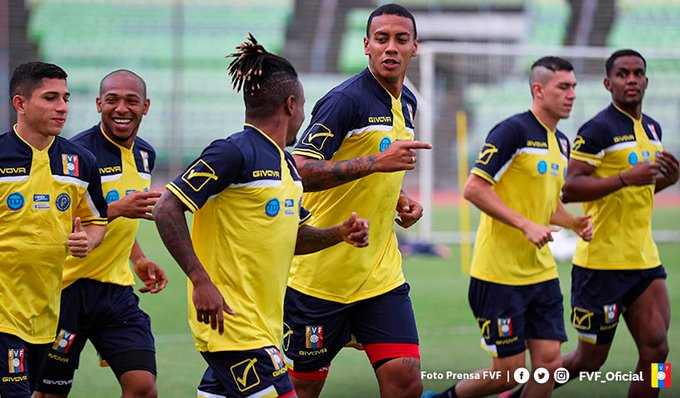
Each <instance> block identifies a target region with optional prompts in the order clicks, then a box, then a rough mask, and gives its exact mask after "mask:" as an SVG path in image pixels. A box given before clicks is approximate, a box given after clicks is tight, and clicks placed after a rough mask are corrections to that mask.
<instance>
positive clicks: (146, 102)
mask: <svg viewBox="0 0 680 398" xmlns="http://www.w3.org/2000/svg"><path fill="white" fill-rule="evenodd" d="M150 106H151V100H150V99H148V98H146V99H145V100H144V110H143V111H142V115H146V114H147V113H148V112H149V107H150Z"/></svg>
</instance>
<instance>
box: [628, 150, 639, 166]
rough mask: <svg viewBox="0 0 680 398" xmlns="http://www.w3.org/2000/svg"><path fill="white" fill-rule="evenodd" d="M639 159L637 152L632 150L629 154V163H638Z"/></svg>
mask: <svg viewBox="0 0 680 398" xmlns="http://www.w3.org/2000/svg"><path fill="white" fill-rule="evenodd" d="M639 161H640V160H639V159H638V155H637V153H635V152H631V153H630V155H628V163H630V164H632V165H636V164H637V162H639Z"/></svg>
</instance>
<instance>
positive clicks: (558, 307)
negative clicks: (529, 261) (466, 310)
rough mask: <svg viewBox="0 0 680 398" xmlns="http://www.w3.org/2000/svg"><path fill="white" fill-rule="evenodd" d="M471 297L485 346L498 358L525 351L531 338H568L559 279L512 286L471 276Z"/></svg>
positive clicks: (561, 339) (471, 304)
mask: <svg viewBox="0 0 680 398" xmlns="http://www.w3.org/2000/svg"><path fill="white" fill-rule="evenodd" d="M468 299H469V301H470V307H471V308H472V313H473V314H474V316H475V317H476V318H477V322H478V323H479V328H480V329H481V331H482V341H481V344H482V348H484V349H485V350H486V351H488V352H489V353H490V354H491V355H493V356H494V357H498V358H503V357H510V356H513V355H516V354H519V353H521V352H524V350H526V341H527V340H531V339H542V340H558V341H567V333H566V331H565V330H564V307H563V305H562V300H563V297H562V292H561V291H560V283H559V281H558V280H557V279H552V280H549V281H545V282H541V283H535V284H532V285H524V286H511V285H501V284H498V283H493V282H486V281H482V280H479V279H476V278H471V279H470V288H469V290H468Z"/></svg>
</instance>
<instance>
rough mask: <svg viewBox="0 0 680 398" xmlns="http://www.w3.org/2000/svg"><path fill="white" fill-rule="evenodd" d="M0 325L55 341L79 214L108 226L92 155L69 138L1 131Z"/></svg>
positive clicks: (35, 339)
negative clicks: (38, 139)
mask: <svg viewBox="0 0 680 398" xmlns="http://www.w3.org/2000/svg"><path fill="white" fill-rule="evenodd" d="M0 195H1V197H2V198H3V201H2V204H1V205H0V332H1V333H7V334H11V335H14V336H17V337H19V338H20V339H22V340H24V341H26V342H29V343H33V344H44V343H50V342H53V341H54V333H55V331H56V329H57V320H58V316H59V302H60V297H61V277H62V272H63V269H64V261H65V259H66V254H67V253H68V252H69V248H68V245H67V241H68V236H69V234H70V233H71V231H72V230H73V227H72V223H73V219H74V218H75V217H80V218H81V221H82V223H83V225H89V224H97V225H106V203H105V202H104V197H103V196H102V189H101V182H100V180H99V172H98V171H97V166H96V163H95V159H94V156H92V154H91V153H90V152H88V151H87V150H86V149H85V148H83V147H81V146H78V145H75V144H73V143H71V142H69V141H67V140H66V139H64V138H61V137H54V140H52V143H51V144H50V145H49V146H48V147H47V148H45V149H43V150H38V149H36V148H34V147H32V146H31V145H30V144H29V143H28V142H26V141H25V140H24V139H22V138H21V137H20V136H19V135H18V134H17V132H16V126H15V127H14V131H9V132H7V133H4V134H2V135H0Z"/></svg>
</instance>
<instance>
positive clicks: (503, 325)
mask: <svg viewBox="0 0 680 398" xmlns="http://www.w3.org/2000/svg"><path fill="white" fill-rule="evenodd" d="M530 84H531V95H532V98H533V102H532V105H531V109H530V110H529V111H526V112H524V113H520V114H517V115H514V116H512V117H510V118H508V119H506V120H504V121H502V122H500V123H499V124H498V125H496V126H495V127H494V128H493V129H492V130H491V132H490V133H489V135H488V137H487V139H486V142H485V144H484V147H483V148H482V150H481V152H480V153H479V157H478V158H477V162H476V163H475V166H474V168H473V169H472V171H471V173H470V177H469V179H468V181H467V183H466V184H465V191H464V195H465V198H466V199H467V200H469V201H470V202H472V203H473V204H474V205H475V206H477V207H478V208H479V209H480V210H482V212H483V213H482V216H481V219H480V221H479V229H478V230H477V238H476V241H475V248H474V253H473V258H472V266H471V271H470V274H471V279H470V287H469V291H468V297H469V301H470V306H471V308H472V312H473V314H474V316H475V317H476V319H477V322H478V324H479V327H480V329H481V332H482V339H481V345H482V348H483V349H485V350H486V351H488V352H489V353H490V354H491V356H492V364H491V367H490V368H487V369H484V370H479V371H477V372H478V373H479V374H480V378H479V379H478V380H474V379H471V380H463V381H461V382H459V383H457V384H455V385H453V386H452V387H451V388H449V389H448V390H446V391H444V392H443V393H442V394H440V395H436V396H438V397H442V398H454V397H482V396H487V395H491V394H497V393H500V392H503V391H505V390H507V389H509V388H512V387H514V386H515V385H517V383H516V382H515V381H514V380H513V378H512V377H511V378H510V379H509V380H508V379H507V378H506V377H502V378H499V379H488V378H483V377H481V374H482V372H484V371H489V370H491V371H501V372H502V373H501V374H503V375H506V374H510V375H513V374H514V371H515V370H516V369H518V368H520V367H524V366H525V361H526V353H525V351H526V350H527V349H528V350H529V355H530V357H531V365H532V367H533V369H534V375H533V376H534V377H533V378H531V379H530V380H529V382H528V383H527V385H526V386H527V388H526V390H527V391H526V394H527V395H526V396H529V397H549V396H550V394H551V392H552V389H553V384H554V381H553V379H552V374H553V371H554V370H555V369H557V368H558V367H560V365H561V360H560V345H561V343H562V342H563V341H566V340H567V335H566V333H565V329H564V320H563V307H562V293H561V292H560V285H559V281H558V279H557V264H556V263H555V260H554V259H553V257H552V254H551V253H550V249H549V248H548V245H547V243H548V242H549V241H552V240H553V239H552V233H553V232H556V231H558V229H557V228H554V227H551V226H550V225H549V224H554V225H559V226H562V227H565V228H569V229H572V230H574V232H576V233H577V234H578V235H579V236H581V237H582V238H583V239H585V240H590V238H591V237H592V233H593V225H592V222H591V221H590V217H589V216H580V217H574V216H572V215H571V214H569V213H568V212H567V211H566V210H565V209H564V207H563V206H562V204H561V202H560V190H561V189H562V186H563V185H564V178H565V176H566V168H567V159H568V157H569V142H568V140H567V137H566V136H565V135H564V134H562V132H560V131H559V130H557V123H558V122H559V121H560V119H566V118H568V117H569V114H570V113H571V109H572V106H573V104H574V100H575V99H576V92H575V87H576V78H575V77H574V72H573V66H572V65H571V63H569V62H568V61H566V60H564V59H561V58H558V57H543V58H540V59H538V60H537V61H536V62H534V64H533V65H532V67H531V75H530ZM539 368H543V369H539ZM427 396H428V397H432V396H435V394H430V395H427Z"/></svg>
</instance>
